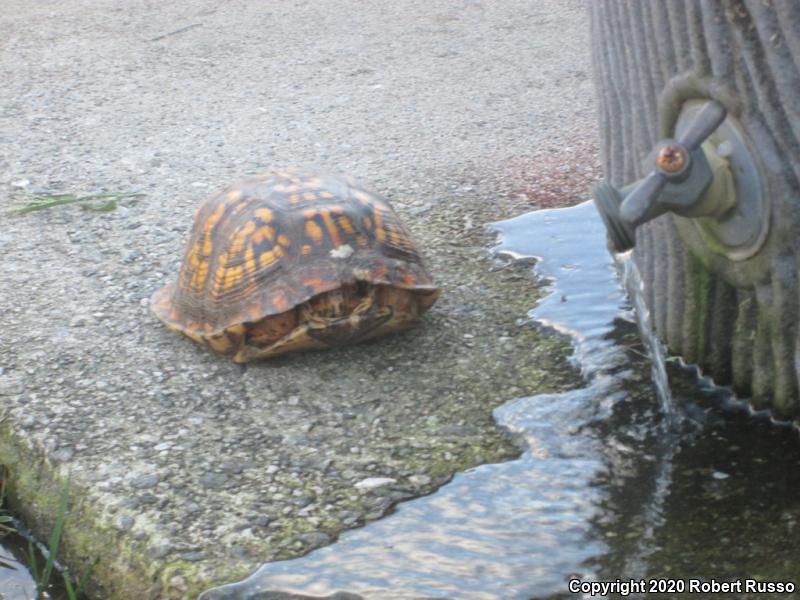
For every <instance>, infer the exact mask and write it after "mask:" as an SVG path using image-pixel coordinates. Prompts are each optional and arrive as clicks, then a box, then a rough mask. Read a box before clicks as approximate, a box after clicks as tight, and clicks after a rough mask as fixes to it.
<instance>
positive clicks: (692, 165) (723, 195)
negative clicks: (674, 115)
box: [593, 101, 737, 252]
mask: <svg viewBox="0 0 800 600" xmlns="http://www.w3.org/2000/svg"><path fill="white" fill-rule="evenodd" d="M726 115H727V111H726V110H725V108H724V107H723V106H722V104H720V103H719V102H716V101H709V102H707V103H706V104H705V105H704V106H703V107H702V108H701V109H700V110H699V112H698V113H697V115H696V116H695V117H694V118H693V119H692V121H691V122H690V123H689V124H688V126H687V127H686V128H685V130H684V131H683V133H682V134H680V135H679V136H678V139H671V138H667V139H664V140H661V141H659V142H658V143H657V144H656V146H655V148H654V149H653V151H652V152H651V153H650V155H649V156H648V158H647V159H646V162H645V164H646V168H647V169H651V168H652V171H651V172H650V174H649V175H646V176H645V177H644V178H642V179H640V180H639V181H636V182H634V183H632V184H630V185H627V186H624V187H622V188H621V189H617V188H615V187H614V186H612V185H611V184H609V183H607V182H605V181H603V182H600V183H598V184H597V185H596V186H595V187H594V190H593V192H594V200H595V204H596V206H597V209H598V211H599V212H600V215H601V216H602V218H603V221H604V222H605V224H606V228H607V229H608V233H609V239H610V242H611V246H612V248H613V250H615V251H616V252H625V251H626V250H630V249H631V248H633V246H634V245H635V244H636V237H635V230H636V228H637V227H639V226H640V225H641V224H642V223H646V222H647V221H650V220H651V219H655V218H656V217H658V216H660V215H662V214H664V213H666V212H668V211H671V212H673V213H676V214H678V215H680V216H683V217H691V218H696V217H713V218H716V219H724V218H725V216H726V215H727V214H728V213H730V211H731V209H733V208H734V207H735V206H736V202H737V197H736V185H735V181H734V177H733V175H732V172H731V168H730V164H729V161H728V160H727V158H728V157H729V156H730V154H731V152H732V151H733V148H732V145H731V143H730V142H729V141H723V142H722V143H720V144H718V145H715V144H713V143H711V142H706V140H707V139H708V137H709V136H710V135H711V134H712V133H714V131H715V130H716V129H717V128H718V127H719V126H720V125H721V124H722V122H723V121H724V120H725V117H726Z"/></svg>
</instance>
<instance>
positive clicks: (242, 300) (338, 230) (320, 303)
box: [151, 168, 439, 362]
mask: <svg viewBox="0 0 800 600" xmlns="http://www.w3.org/2000/svg"><path fill="white" fill-rule="evenodd" d="M438 294H439V290H438V288H437V287H436V286H435V285H434V283H433V281H432V279H431V277H430V275H429V274H428V272H427V271H426V269H425V267H424V265H423V262H422V259H421V257H420V255H419V253H418V252H417V249H416V247H415V245H414V243H413V242H412V241H411V239H410V236H409V233H408V231H407V230H406V228H405V226H404V225H403V224H402V223H401V221H400V218H399V217H398V215H397V214H396V213H395V211H394V209H393V208H392V207H391V206H390V204H389V203H388V201H386V200H385V199H382V198H381V197H379V196H378V195H376V194H374V193H372V192H369V191H367V190H366V189H364V188H363V187H362V186H361V185H359V184H358V183H357V182H356V181H355V180H353V179H352V178H350V177H348V176H330V175H319V174H316V173H313V172H308V171H302V170H278V169H274V168H273V169H269V170H267V171H266V172H264V173H261V174H259V175H256V176H253V177H250V178H248V179H244V180H242V181H239V182H237V183H235V184H233V185H232V186H230V187H228V188H227V189H225V190H223V191H222V192H220V193H219V194H216V195H214V196H212V197H210V198H208V199H206V200H205V201H204V202H203V203H202V204H201V205H200V207H199V208H198V210H197V213H196V214H195V218H194V225H193V229H192V232H191V236H190V239H189V243H188V247H187V249H186V253H185V255H184V258H183V262H182V265H181V268H180V272H179V274H178V279H177V281H176V282H174V283H170V284H168V285H166V286H164V287H163V288H161V289H159V290H158V291H156V293H155V294H153V297H152V299H151V308H152V310H153V312H154V313H155V315H156V316H157V317H158V318H159V319H160V320H162V321H163V322H164V323H165V324H166V325H167V326H168V327H169V328H170V329H173V330H175V331H178V332H180V333H183V334H185V335H187V336H189V337H191V338H192V339H194V340H195V341H198V342H200V343H204V344H206V345H208V346H209V347H211V348H212V349H214V350H216V351H218V352H221V353H223V354H228V355H231V356H233V358H234V360H236V361H237V362H246V361H247V360H251V359H253V358H263V357H268V356H273V355H275V354H280V353H283V352H288V351H292V350H304V349H309V348H324V347H328V346H331V345H336V344H337V343H346V342H350V341H357V340H359V339H366V338H368V337H375V336H376V335H383V334H385V333H389V332H391V331H393V330H397V329H402V328H405V327H406V326H408V325H410V324H412V323H413V321H415V320H416V317H418V316H419V315H420V314H422V312H424V311H425V310H427V309H428V308H429V307H430V306H431V305H432V304H433V303H434V302H435V301H436V298H437V297H438ZM367 296H369V298H368V299H365V298H366V297H367ZM403 313H405V314H403ZM333 330H336V331H337V332H338V333H337V334H336V335H332V333H331V332H332V331H333ZM265 332H273V334H271V335H267V334H266V333H265ZM274 332H277V333H274ZM359 332H360V333H359ZM326 335H327V337H326ZM290 338H291V339H290Z"/></svg>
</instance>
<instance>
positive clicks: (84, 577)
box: [75, 556, 100, 597]
mask: <svg viewBox="0 0 800 600" xmlns="http://www.w3.org/2000/svg"><path fill="white" fill-rule="evenodd" d="M99 562H100V557H99V556H98V557H97V558H95V559H94V560H93V561H92V564H90V565H89V568H87V569H86V570H85V571H84V572H83V575H81V578H80V579H79V580H78V587H76V588H75V595H76V597H77V595H78V594H80V593H81V592H82V591H83V588H84V587H85V586H86V584H87V583H89V579H90V578H91V577H92V573H94V568H95V567H96V566H97V563H99Z"/></svg>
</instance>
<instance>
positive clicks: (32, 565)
mask: <svg viewBox="0 0 800 600" xmlns="http://www.w3.org/2000/svg"><path fill="white" fill-rule="evenodd" d="M28 569H29V570H30V572H31V577H33V580H34V581H35V582H36V589H37V590H39V591H40V592H41V591H42V587H43V586H42V579H41V577H39V561H38V560H36V549H35V548H34V547H33V543H32V542H28Z"/></svg>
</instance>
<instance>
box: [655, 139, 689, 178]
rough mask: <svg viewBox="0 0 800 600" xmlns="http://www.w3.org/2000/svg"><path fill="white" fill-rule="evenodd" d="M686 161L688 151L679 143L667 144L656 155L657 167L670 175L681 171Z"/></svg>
mask: <svg viewBox="0 0 800 600" xmlns="http://www.w3.org/2000/svg"><path fill="white" fill-rule="evenodd" d="M688 161H689V153H688V152H686V148H684V147H683V146H682V145H681V144H675V143H672V144H667V145H665V146H664V147H662V148H661V150H659V151H658V154H657V155H656V165H658V168H659V169H661V170H662V171H664V172H665V173H668V174H670V175H674V174H675V173H680V172H681V171H683V169H684V168H685V167H686V163H687V162H688Z"/></svg>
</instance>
